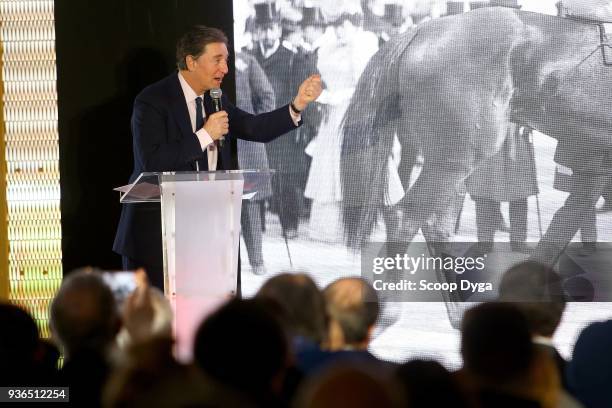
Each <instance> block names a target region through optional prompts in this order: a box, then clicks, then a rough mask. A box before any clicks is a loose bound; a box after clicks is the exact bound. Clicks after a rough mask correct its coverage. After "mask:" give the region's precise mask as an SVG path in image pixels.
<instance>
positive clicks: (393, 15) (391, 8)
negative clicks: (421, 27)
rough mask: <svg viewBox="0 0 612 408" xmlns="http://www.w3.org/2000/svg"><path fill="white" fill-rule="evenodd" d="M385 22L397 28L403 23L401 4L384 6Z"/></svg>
mask: <svg viewBox="0 0 612 408" xmlns="http://www.w3.org/2000/svg"><path fill="white" fill-rule="evenodd" d="M383 18H384V19H385V21H387V22H388V23H390V24H391V25H392V26H394V27H399V26H401V25H402V24H403V23H404V15H403V14H402V5H401V4H385V14H384V16H383Z"/></svg>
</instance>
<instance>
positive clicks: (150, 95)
mask: <svg viewBox="0 0 612 408" xmlns="http://www.w3.org/2000/svg"><path fill="white" fill-rule="evenodd" d="M176 86H178V87H180V83H179V81H178V77H177V74H176V72H175V73H172V74H170V75H168V76H167V77H165V78H162V79H160V80H159V81H157V82H154V83H152V84H150V85H148V86H146V87H145V88H144V89H143V90H142V91H140V93H139V94H138V95H137V96H136V100H137V101H144V102H155V101H159V100H165V99H167V97H168V92H169V90H171V89H172V88H173V87H176Z"/></svg>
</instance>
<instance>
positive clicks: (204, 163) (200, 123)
mask: <svg viewBox="0 0 612 408" xmlns="http://www.w3.org/2000/svg"><path fill="white" fill-rule="evenodd" d="M195 102H196V129H195V130H196V132H197V131H198V130H200V129H202V128H203V127H204V115H203V114H202V98H201V97H199V96H198V97H197V98H196V99H195ZM198 161H199V162H200V171H206V170H208V154H207V152H206V150H204V152H202V158H201V159H199V160H198Z"/></svg>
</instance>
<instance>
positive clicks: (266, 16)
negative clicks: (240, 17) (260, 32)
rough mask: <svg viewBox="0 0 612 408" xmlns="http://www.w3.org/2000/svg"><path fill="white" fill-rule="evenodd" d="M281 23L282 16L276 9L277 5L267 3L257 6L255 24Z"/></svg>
mask: <svg viewBox="0 0 612 408" xmlns="http://www.w3.org/2000/svg"><path fill="white" fill-rule="evenodd" d="M272 23H280V14H279V12H278V10H277V9H276V3H274V2H266V3H259V4H255V24H256V25H263V24H272Z"/></svg>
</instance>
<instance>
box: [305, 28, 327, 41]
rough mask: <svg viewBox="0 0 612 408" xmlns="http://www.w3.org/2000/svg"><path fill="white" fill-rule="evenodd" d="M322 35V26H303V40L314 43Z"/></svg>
mask: <svg viewBox="0 0 612 408" xmlns="http://www.w3.org/2000/svg"><path fill="white" fill-rule="evenodd" d="M322 35H323V27H315V26H306V27H304V41H306V42H307V43H308V44H310V45H312V44H314V43H315V42H316V41H317V40H318V39H319V38H321V36H322Z"/></svg>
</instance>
